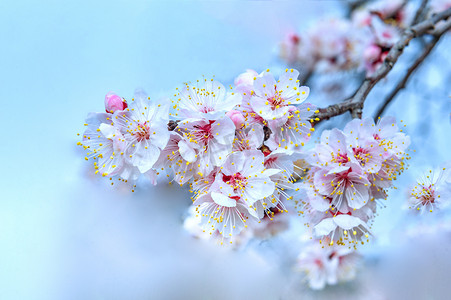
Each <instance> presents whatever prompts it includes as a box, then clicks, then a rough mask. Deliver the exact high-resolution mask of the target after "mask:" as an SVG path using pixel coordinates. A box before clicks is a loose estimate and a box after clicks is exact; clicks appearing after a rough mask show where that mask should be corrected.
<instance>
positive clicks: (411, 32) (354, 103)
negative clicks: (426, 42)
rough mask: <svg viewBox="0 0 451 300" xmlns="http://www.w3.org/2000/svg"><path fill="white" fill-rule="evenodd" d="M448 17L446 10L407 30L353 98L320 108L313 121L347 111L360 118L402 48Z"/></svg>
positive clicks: (450, 9)
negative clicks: (371, 94) (376, 86)
mask: <svg viewBox="0 0 451 300" xmlns="http://www.w3.org/2000/svg"><path fill="white" fill-rule="evenodd" d="M450 16H451V8H448V9H447V10H445V11H443V12H441V13H438V14H434V15H433V16H432V17H430V18H428V19H427V20H424V21H422V22H420V23H418V24H416V25H414V26H412V27H409V28H407V29H406V30H405V31H404V33H403V34H402V36H401V38H400V40H399V41H398V42H396V43H395V44H394V45H393V47H392V48H391V49H390V51H389V52H388V55H387V57H386V58H385V61H384V63H383V64H382V65H381V66H380V67H379V69H377V71H376V72H375V73H374V75H373V76H372V77H369V78H366V79H365V80H364V81H363V83H362V85H361V86H360V88H359V89H358V90H357V92H356V93H355V95H354V96H353V97H351V98H349V99H346V100H344V101H343V102H341V103H338V104H333V105H329V106H328V107H325V108H320V109H319V112H318V113H317V114H315V115H314V116H313V119H316V118H319V119H320V120H327V119H330V118H332V117H335V116H338V115H341V114H343V113H345V112H347V111H350V112H351V115H352V117H353V118H361V116H362V109H363V105H364V102H365V100H366V98H367V96H368V94H369V93H370V91H371V90H372V89H373V87H374V86H375V85H376V84H377V83H378V82H379V81H380V80H381V79H382V78H384V77H386V76H387V74H388V73H389V72H390V71H391V69H392V68H393V66H394V65H395V63H396V62H397V61H398V58H399V57H400V56H401V54H402V52H403V50H404V48H405V47H407V46H408V45H409V43H410V41H411V40H412V39H414V38H416V37H419V36H421V35H423V34H426V33H428V32H429V31H430V30H431V29H434V27H435V25H436V24H437V23H438V22H440V21H442V20H447V19H448V18H449V17H450Z"/></svg>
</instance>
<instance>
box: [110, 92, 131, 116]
mask: <svg viewBox="0 0 451 300" xmlns="http://www.w3.org/2000/svg"><path fill="white" fill-rule="evenodd" d="M127 107H128V105H127V101H125V99H122V98H121V97H119V96H118V95H116V94H115V93H113V92H109V93H108V94H106V96H105V110H106V112H107V113H110V114H112V113H114V112H115V111H117V110H124V109H126V108H127Z"/></svg>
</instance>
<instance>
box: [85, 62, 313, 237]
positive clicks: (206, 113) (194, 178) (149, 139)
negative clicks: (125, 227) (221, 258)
mask: <svg viewBox="0 0 451 300" xmlns="http://www.w3.org/2000/svg"><path fill="white" fill-rule="evenodd" d="M298 75H299V73H298V71H296V70H293V69H290V70H289V69H287V70H285V72H283V73H282V74H281V76H280V77H279V78H278V79H277V80H276V79H275V77H274V76H273V74H272V73H271V72H270V71H269V70H266V71H264V72H262V73H260V74H257V73H256V72H255V71H251V70H249V71H247V72H246V73H244V74H241V75H240V76H238V77H237V78H236V80H235V87H230V89H228V88H226V87H224V86H223V85H222V84H221V83H219V82H218V81H215V80H213V79H211V80H210V79H205V78H204V79H202V80H198V81H197V82H195V83H194V84H192V83H186V84H185V86H184V87H183V88H182V89H178V90H177V93H176V94H175V95H174V98H173V99H172V102H171V101H170V100H164V101H154V100H150V98H149V97H147V95H145V93H144V92H142V91H138V92H137V93H136V95H135V97H134V98H133V99H132V101H131V102H127V101H125V99H123V98H121V97H119V96H117V95H116V94H114V93H109V94H108V95H107V96H106V98H105V111H106V112H105V113H91V114H89V115H88V118H87V120H86V124H85V125H86V126H87V129H86V131H85V133H84V134H83V141H82V142H80V143H79V144H80V145H81V146H83V147H84V148H85V149H86V150H87V152H88V153H87V156H86V159H87V160H88V159H90V158H92V159H93V160H94V168H95V172H96V173H99V174H102V175H103V176H105V177H109V178H110V179H111V180H113V178H118V179H119V180H121V181H126V182H134V181H136V180H137V179H138V177H139V176H140V174H145V175H146V176H147V177H149V178H150V179H151V181H152V182H153V183H154V184H156V183H157V175H158V174H159V173H160V172H162V171H163V170H165V171H166V172H167V173H168V176H169V177H171V178H173V179H172V180H173V181H174V182H176V183H178V184H180V185H185V184H187V185H189V186H190V190H191V191H192V192H193V194H194V196H193V197H192V200H193V209H192V211H193V213H194V215H195V216H196V217H198V218H199V219H198V220H199V226H201V228H202V231H205V232H206V233H207V234H210V235H217V234H219V235H220V236H221V237H222V238H221V241H222V240H223V239H224V238H227V239H229V238H232V237H233V236H235V235H236V234H238V233H239V232H240V231H241V230H242V229H243V228H244V227H247V224H251V223H257V224H258V223H259V222H261V220H263V221H264V222H266V221H265V220H266V219H272V217H273V216H274V214H276V213H280V212H286V211H287V209H286V207H285V204H284V202H285V201H286V200H287V199H289V198H290V197H292V196H290V195H289V193H288V191H289V190H290V189H294V182H295V181H296V178H299V176H297V175H298V173H299V167H297V166H296V165H295V164H294V162H295V161H297V160H299V158H300V156H299V155H300V152H301V150H300V149H301V148H302V146H303V145H304V144H305V142H307V141H308V140H309V139H310V137H311V133H312V132H313V131H314V129H313V128H312V125H311V122H312V121H313V120H312V119H311V116H312V115H313V114H314V110H315V107H314V106H313V105H311V104H309V103H303V102H304V101H305V100H306V98H307V97H308V95H309V88H308V87H305V86H300V83H299V80H298V79H297V78H298ZM170 107H172V109H174V112H173V113H169V110H170ZM170 117H171V119H173V120H171V121H169V118H170ZM174 119H175V120H174Z"/></svg>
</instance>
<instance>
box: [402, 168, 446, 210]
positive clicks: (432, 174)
mask: <svg viewBox="0 0 451 300" xmlns="http://www.w3.org/2000/svg"><path fill="white" fill-rule="evenodd" d="M450 166H451V165H450V164H449V163H448V164H447V165H445V166H443V167H441V168H438V169H436V170H429V171H428V172H427V173H426V174H424V175H423V176H422V177H421V178H419V179H418V181H417V184H416V185H415V187H414V188H413V189H412V193H411V197H410V198H409V208H412V209H416V210H418V211H420V212H424V211H429V212H433V211H434V210H441V209H444V208H445V207H447V206H449V205H450V203H451V168H450Z"/></svg>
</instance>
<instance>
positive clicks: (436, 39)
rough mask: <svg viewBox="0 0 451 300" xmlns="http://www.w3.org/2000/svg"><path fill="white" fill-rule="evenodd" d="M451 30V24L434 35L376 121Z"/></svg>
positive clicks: (391, 95) (382, 108) (392, 93)
mask: <svg viewBox="0 0 451 300" xmlns="http://www.w3.org/2000/svg"><path fill="white" fill-rule="evenodd" d="M450 28H451V22H450V23H448V24H447V26H445V27H444V28H443V29H441V30H440V32H438V33H436V34H434V39H433V40H432V41H431V42H430V43H429V44H427V45H426V47H425V48H424V50H423V53H422V54H421V55H420V56H419V57H418V58H417V59H416V60H415V62H414V63H413V64H412V66H410V68H409V69H408V70H407V73H406V75H405V76H404V78H403V79H402V80H401V81H400V82H398V84H397V85H396V87H394V88H393V90H392V91H391V93H390V94H389V95H388V97H387V98H386V99H385V100H384V102H383V104H382V105H381V107H379V109H378V111H377V113H376V115H375V116H374V119H375V120H376V119H377V118H379V117H380V116H381V115H382V114H383V113H384V111H385V109H386V108H387V107H388V105H389V104H390V103H391V102H392V101H393V99H394V98H395V96H396V95H397V94H398V93H399V91H401V90H402V89H403V88H405V87H406V84H407V82H408V81H409V79H410V77H411V76H412V74H413V73H414V72H415V70H416V69H417V68H418V67H419V66H420V65H421V63H422V62H423V61H424V60H425V59H426V57H428V55H429V54H430V53H431V51H432V49H434V47H435V46H436V45H437V43H438V42H439V40H440V38H441V37H442V36H443V34H444V33H445V32H446V31H448V30H449V29H450Z"/></svg>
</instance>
